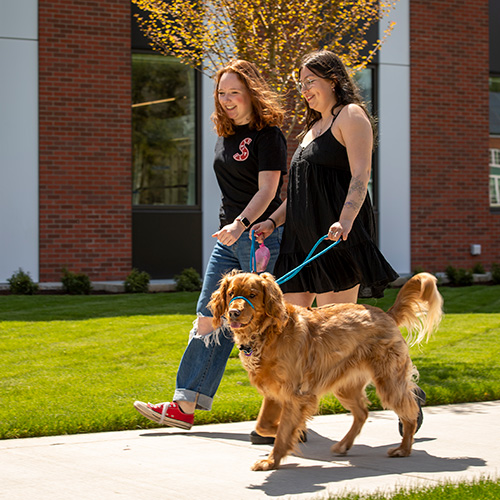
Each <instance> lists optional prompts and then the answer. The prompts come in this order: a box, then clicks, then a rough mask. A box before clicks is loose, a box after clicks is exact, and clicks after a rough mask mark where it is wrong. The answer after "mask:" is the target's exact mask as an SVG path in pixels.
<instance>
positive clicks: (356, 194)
mask: <svg viewBox="0 0 500 500" xmlns="http://www.w3.org/2000/svg"><path fill="white" fill-rule="evenodd" d="M365 197H366V186H365V184H364V182H362V181H361V180H360V179H359V178H357V177H353V178H352V179H351V183H350V184H349V191H348V192H347V196H346V202H345V203H344V208H349V209H351V210H355V211H356V212H357V211H358V210H359V209H360V208H361V205H363V202H364V201H365Z"/></svg>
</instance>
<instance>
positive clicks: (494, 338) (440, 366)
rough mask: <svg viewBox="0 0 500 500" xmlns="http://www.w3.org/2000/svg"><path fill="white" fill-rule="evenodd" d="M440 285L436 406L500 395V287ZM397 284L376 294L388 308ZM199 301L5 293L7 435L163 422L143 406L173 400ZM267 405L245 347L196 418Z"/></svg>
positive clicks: (421, 357)
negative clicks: (243, 359)
mask: <svg viewBox="0 0 500 500" xmlns="http://www.w3.org/2000/svg"><path fill="white" fill-rule="evenodd" d="M441 291H442V293H443V295H444V297H445V310H446V311H447V314H446V316H445V318H444V320H443V322H442V324H441V328H440V330H439V332H438V333H437V334H436V335H435V336H434V337H433V339H432V340H431V341H430V342H429V343H428V344H424V345H423V346H421V348H420V349H419V348H413V349H412V358H413V360H414V362H415V364H416V365H417V367H418V369H419V371H420V385H421V387H422V388H423V389H424V390H425V391H426V392H427V396H428V404H429V405H434V404H447V403H455V402H465V401H485V400H494V399H500V368H499V363H498V359H499V355H500V313H499V312H498V311H500V287H498V286H491V287H487V286H473V287H468V288H461V289H452V288H443V289H441ZM396 293H397V291H396V290H389V291H388V293H387V298H385V299H382V300H378V301H370V302H372V303H376V304H377V305H378V306H380V307H382V308H387V307H388V306H389V305H391V304H392V302H393V300H394V296H395V294H396ZM196 300H197V294H196V293H170V294H144V295H96V296H55V295H47V296H41V295H39V296H27V297H24V296H0V346H1V349H0V438H13V437H27V436H41V435H53V434H64V433H79V432H95V431H109V430H121V429H134V428H137V427H152V426H154V424H153V423H150V422H149V421H147V420H146V419H144V418H143V417H141V416H140V415H139V414H138V413H137V412H136V411H135V410H134V409H133V406H132V403H133V401H134V400H136V399H140V400H142V401H152V402H159V401H165V400H169V399H170V398H171V397H172V395H173V392H174V389H175V376H176V372H177V367H178V365H179V361H180V359H181V356H182V353H183V352H184V349H185V346H186V343H187V340H188V334H189V331H190V329H191V327H192V322H193V320H194V319H195V314H194V310H195V304H196ZM471 311H473V313H472V312H471ZM370 398H371V400H372V403H373V404H372V409H376V408H378V403H377V398H376V397H375V396H374V395H373V394H372V393H371V394H370ZM260 402H261V397H260V395H259V394H258V393H257V391H256V390H255V389H254V388H253V387H252V386H251V385H250V383H249V381H248V377H247V375H246V372H245V371H244V369H243V368H242V366H241V363H240V361H239V359H238V358H237V351H236V349H234V350H233V353H232V355H231V358H230V359H229V361H228V365H227V369H226V373H225V375H224V378H223V380H222V383H221V386H220V388H219V391H218V393H217V395H216V399H215V403H214V408H213V410H212V411H211V412H201V411H200V412H197V414H196V423H199V424H201V423H212V422H227V421H238V420H251V419H254V418H256V416H257V413H258V410H259V407H260ZM341 411H344V410H343V409H342V407H341V406H340V405H339V404H338V402H337V401H336V400H335V399H334V398H333V397H330V398H328V397H327V398H325V399H324V400H323V401H322V404H321V412H322V413H329V412H341Z"/></svg>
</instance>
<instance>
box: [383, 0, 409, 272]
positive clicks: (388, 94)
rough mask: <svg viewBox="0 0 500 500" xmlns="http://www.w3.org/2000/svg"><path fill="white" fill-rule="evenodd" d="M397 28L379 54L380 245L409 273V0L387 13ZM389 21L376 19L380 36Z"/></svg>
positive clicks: (394, 263)
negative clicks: (378, 21)
mask: <svg viewBox="0 0 500 500" xmlns="http://www.w3.org/2000/svg"><path fill="white" fill-rule="evenodd" d="M390 20H391V21H396V26H395V27H394V30H393V32H392V34H391V35H390V37H389V38H388V39H387V41H386V42H385V43H384V44H383V45H382V49H381V51H380V54H379V82H378V83H379V87H378V88H379V95H378V98H379V101H378V102H379V134H380V144H379V151H378V154H379V166H378V168H379V170H378V195H379V196H378V206H379V213H380V215H379V235H380V249H381V251H382V253H383V254H384V256H385V257H386V258H387V260H388V261H389V262H390V263H391V265H392V266H393V267H394V269H396V271H397V272H398V273H399V274H408V273H410V272H411V269H410V267H411V246H410V237H411V225H410V223H411V219H410V1H409V0H399V2H397V4H396V8H395V10H394V11H393V12H392V13H391V15H390ZM386 27H387V21H383V22H381V23H380V34H379V38H382V37H383V31H384V29H385V28H386Z"/></svg>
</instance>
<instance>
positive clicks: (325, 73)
mask: <svg viewBox="0 0 500 500" xmlns="http://www.w3.org/2000/svg"><path fill="white" fill-rule="evenodd" d="M304 68H307V69H309V70H310V71H311V72H312V73H314V74H315V75H316V76H319V77H320V78H325V79H326V80H330V81H331V82H332V83H333V85H334V88H333V91H334V92H335V96H336V97H337V102H336V103H335V105H334V106H333V107H332V110H331V113H332V115H333V114H335V108H338V107H339V106H345V105H346V104H357V105H358V106H360V107H361V108H362V109H363V111H364V112H365V113H366V116H367V117H368V119H369V120H370V123H371V125H372V130H373V137H374V139H375V136H376V122H375V119H374V118H373V116H372V115H371V113H370V112H369V111H368V109H367V107H366V105H365V103H364V102H363V100H362V99H361V95H360V92H359V88H358V86H357V85H356V83H355V82H354V81H353V79H352V78H351V77H350V76H349V74H348V73H347V70H346V68H345V66H344V63H343V62H342V61H341V59H340V57H339V56H337V54H334V53H333V52H330V51H329V50H318V51H314V52H311V53H309V54H307V55H305V56H304V57H303V58H302V61H301V62H300V70H299V74H300V71H302V69H304ZM304 102H305V105H306V119H305V125H304V129H303V130H302V132H301V133H300V134H299V136H298V137H299V139H302V138H303V137H304V136H305V135H306V134H307V132H308V131H309V130H310V129H311V127H312V126H313V125H314V124H315V123H316V122H317V121H318V120H320V119H321V113H319V112H318V111H315V110H314V109H312V108H310V107H309V104H308V103H307V101H305V100H304Z"/></svg>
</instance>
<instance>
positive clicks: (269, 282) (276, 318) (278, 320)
mask: <svg viewBox="0 0 500 500" xmlns="http://www.w3.org/2000/svg"><path fill="white" fill-rule="evenodd" d="M260 277H261V279H262V283H263V285H264V304H265V311H266V315H267V316H269V317H270V318H272V319H273V322H274V324H275V325H276V327H277V332H279V331H281V330H282V328H283V323H284V322H285V321H286V319H287V312H286V307H285V302H284V300H283V292H282V291H281V288H280V287H279V286H278V284H277V283H276V281H275V280H274V277H273V275H272V274H270V273H262V274H261V275H260Z"/></svg>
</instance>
